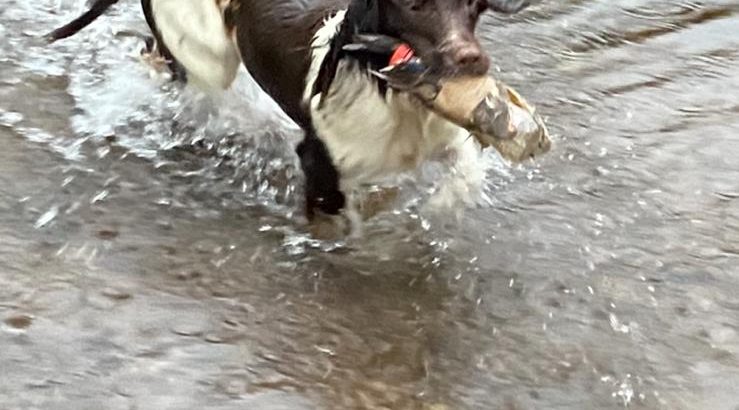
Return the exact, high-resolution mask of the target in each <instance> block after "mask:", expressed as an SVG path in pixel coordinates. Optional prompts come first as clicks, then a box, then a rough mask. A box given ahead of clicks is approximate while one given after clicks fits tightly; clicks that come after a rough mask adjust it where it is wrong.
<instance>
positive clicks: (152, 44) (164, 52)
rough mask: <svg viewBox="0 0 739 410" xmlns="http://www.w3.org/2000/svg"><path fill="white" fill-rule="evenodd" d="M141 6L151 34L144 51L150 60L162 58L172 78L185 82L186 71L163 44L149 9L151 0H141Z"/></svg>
mask: <svg viewBox="0 0 739 410" xmlns="http://www.w3.org/2000/svg"><path fill="white" fill-rule="evenodd" d="M141 7H142V9H143V10H144V18H145V19H146V23H147V24H148V25H149V29H151V33H152V36H153V37H149V38H147V39H146V53H147V54H148V55H149V56H150V57H151V59H152V60H156V59H157V58H158V57H159V58H163V59H164V61H165V62H166V65H167V68H169V71H170V72H171V73H172V79H173V80H175V81H182V82H183V83H186V82H187V71H186V70H185V67H184V66H183V65H182V64H180V62H179V61H177V59H176V58H175V57H174V56H173V55H172V52H171V51H169V48H167V46H166V45H165V44H164V40H162V35H161V33H160V32H159V29H158V28H157V23H156V21H155V20H154V15H153V13H152V9H151V0H141Z"/></svg>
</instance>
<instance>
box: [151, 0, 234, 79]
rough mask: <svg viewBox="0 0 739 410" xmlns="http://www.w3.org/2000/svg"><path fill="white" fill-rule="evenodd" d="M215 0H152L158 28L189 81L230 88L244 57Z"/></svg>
mask: <svg viewBox="0 0 739 410" xmlns="http://www.w3.org/2000/svg"><path fill="white" fill-rule="evenodd" d="M219 4H220V3H217V2H216V1H215V0H152V2H151V7H152V13H153V14H154V20H155V21H156V24H157V28H158V29H159V32H160V33H161V36H162V39H163V40H164V43H165V44H166V45H167V48H169V50H170V51H171V52H172V55H173V56H174V57H175V58H176V59H177V60H178V61H179V62H180V63H181V64H182V65H183V66H184V67H185V70H187V74H188V76H189V80H190V81H192V82H193V83H194V84H195V85H197V86H200V87H201V88H205V89H226V88H228V87H229V86H230V85H231V83H232V82H233V81H234V79H235V78H236V74H237V72H238V69H239V64H240V63H241V57H240V55H239V51H238V49H237V47H236V44H235V43H234V42H233V40H232V38H231V36H229V35H228V32H227V30H226V26H225V24H224V22H223V15H222V11H221V8H220V7H219Z"/></svg>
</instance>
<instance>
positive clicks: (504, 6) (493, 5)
mask: <svg viewBox="0 0 739 410" xmlns="http://www.w3.org/2000/svg"><path fill="white" fill-rule="evenodd" d="M530 5H531V3H530V2H529V1H528V0H488V6H489V7H490V10H493V11H497V12H498V13H505V14H514V13H518V12H519V11H521V10H523V9H525V8H526V7H528V6H530Z"/></svg>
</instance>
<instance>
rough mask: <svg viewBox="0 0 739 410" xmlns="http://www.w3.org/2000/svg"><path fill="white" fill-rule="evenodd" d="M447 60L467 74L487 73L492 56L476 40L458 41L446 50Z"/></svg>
mask: <svg viewBox="0 0 739 410" xmlns="http://www.w3.org/2000/svg"><path fill="white" fill-rule="evenodd" d="M446 54H447V59H448V60H447V61H449V62H450V63H451V65H452V66H453V67H454V69H455V71H457V72H458V73H460V74H467V75H485V74H487V72H488V69H489V68H490V58H489V57H488V56H487V54H486V53H485V52H484V51H483V50H482V48H481V47H480V45H479V44H477V42H476V41H458V42H454V43H452V44H450V45H449V47H448V48H447V50H446Z"/></svg>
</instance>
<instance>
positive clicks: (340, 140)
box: [50, 0, 528, 218]
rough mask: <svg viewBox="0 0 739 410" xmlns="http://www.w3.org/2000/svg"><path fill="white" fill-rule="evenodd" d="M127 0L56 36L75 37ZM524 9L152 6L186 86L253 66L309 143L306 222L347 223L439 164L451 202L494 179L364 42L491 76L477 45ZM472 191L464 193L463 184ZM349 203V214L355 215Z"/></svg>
mask: <svg viewBox="0 0 739 410" xmlns="http://www.w3.org/2000/svg"><path fill="white" fill-rule="evenodd" d="M116 2H117V0H96V1H94V3H93V4H92V6H91V8H90V10H88V11H87V12H86V13H85V14H83V15H82V16H80V17H79V18H77V19H76V20H74V21H72V22H71V23H69V24H68V25H66V26H64V27H62V28H60V29H58V30H55V31H54V32H53V33H51V34H50V38H51V39H52V40H58V39H60V38H64V37H68V36H70V35H73V34H74V33H76V32H77V31H79V30H81V29H82V28H84V27H85V26H87V25H88V24H90V23H91V22H92V21H93V20H95V19H96V18H97V17H99V16H100V15H101V14H103V13H104V12H105V10H106V9H108V8H109V7H110V6H112V5H113V4H114V3H116ZM527 4H528V3H527V2H526V1H522V0H518V1H513V0H142V5H143V9H144V15H145V16H146V20H147V22H148V24H149V26H150V27H151V29H152V32H153V34H154V38H155V39H156V45H157V49H158V50H159V52H160V53H161V54H162V55H163V56H164V57H165V58H167V59H168V61H169V63H170V68H171V69H172V70H173V72H174V73H175V74H179V77H180V78H187V80H188V81H190V82H193V83H195V84H198V85H200V86H202V87H206V88H216V89H218V88H220V89H225V88H228V87H229V86H230V84H231V83H232V81H233V80H234V78H235V76H236V73H237V70H238V67H239V64H240V63H241V62H243V64H244V65H245V67H246V68H247V70H248V71H249V72H250V74H251V75H252V76H253V77H254V79H255V80H256V81H257V83H258V84H259V85H260V86H261V87H262V88H263V89H264V90H265V91H266V92H267V93H268V94H269V95H270V96H271V97H272V98H273V99H274V100H275V101H276V102H277V103H278V104H279V106H280V107H281V108H282V109H283V110H284V111H285V113H286V114H287V115H288V116H289V117H290V118H292V119H293V120H294V121H295V122H296V123H297V124H298V125H299V126H300V127H301V128H302V129H303V130H304V131H305V137H304V139H303V141H302V142H301V143H300V144H299V146H298V148H297V153H298V155H299V156H300V160H301V167H302V169H303V172H304V174H305V180H306V186H305V195H306V210H307V215H308V217H309V218H310V217H312V216H313V215H314V212H315V211H316V210H320V211H322V212H324V213H327V214H337V213H339V212H340V211H341V210H342V209H344V208H349V209H351V208H352V204H351V200H349V201H348V200H347V195H349V198H351V196H350V195H351V194H352V192H353V191H354V190H355V188H357V187H358V186H360V185H362V184H366V183H374V182H379V181H381V180H382V179H384V178H387V177H390V176H393V175H397V174H398V173H401V172H404V171H408V170H413V169H415V168H417V167H418V166H419V165H420V164H421V163H422V162H424V161H425V160H428V159H429V158H432V157H434V156H435V155H438V154H440V153H444V152H446V153H449V154H451V155H449V157H452V158H454V164H453V169H454V170H455V172H456V173H457V174H459V173H462V174H465V175H464V178H450V183H449V184H447V185H446V186H442V190H447V191H448V192H446V193H445V194H443V195H441V196H440V197H446V198H452V197H453V198H455V199H461V200H463V201H464V200H471V199H472V197H473V196H474V195H475V194H476V191H477V190H479V188H480V185H481V182H482V178H483V171H482V170H481V169H480V167H479V166H478V163H477V158H478V156H479V147H478V146H477V143H476V142H475V141H474V140H473V139H471V138H468V137H469V134H468V132H466V131H465V130H463V129H461V128H459V127H457V126H456V125H453V124H452V123H450V122H448V121H446V120H444V119H442V118H441V117H439V116H437V115H435V114H434V113H432V112H431V111H429V110H428V109H427V108H426V107H424V106H423V105H421V104H420V103H419V102H417V101H416V100H415V99H414V98H413V97H411V96H410V95H407V94H405V93H402V92H398V91H395V90H393V89H389V88H388V87H387V86H386V84H384V83H383V81H382V80H380V79H378V78H377V77H375V76H372V75H371V74H370V70H379V69H381V68H382V67H384V66H386V65H387V62H388V61H387V59H386V58H383V56H378V55H376V54H369V53H367V54H362V53H348V52H346V51H345V50H344V46H345V45H346V44H348V43H350V42H351V41H352V37H353V36H354V35H355V34H357V33H366V34H383V35H387V36H392V37H395V38H398V39H400V40H401V41H403V42H405V43H408V44H409V45H410V46H411V47H412V48H413V50H414V52H415V53H416V55H418V56H419V57H421V58H422V59H423V60H424V61H425V62H426V64H427V65H430V66H431V67H432V68H433V69H434V70H436V71H437V73H442V74H443V75H445V76H449V77H452V76H463V75H481V74H485V73H487V71H488V69H489V67H490V59H489V57H488V56H487V55H486V54H485V53H484V52H483V50H482V49H481V47H480V44H479V43H478V41H477V40H476V37H475V26H476V25H477V22H478V20H479V17H480V15H481V14H482V13H483V12H485V11H486V10H489V9H490V10H494V11H498V12H504V13H513V12H516V11H518V10H520V9H522V8H523V7H525V6H526V5H527ZM462 181H464V182H462ZM347 202H349V203H347Z"/></svg>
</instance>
